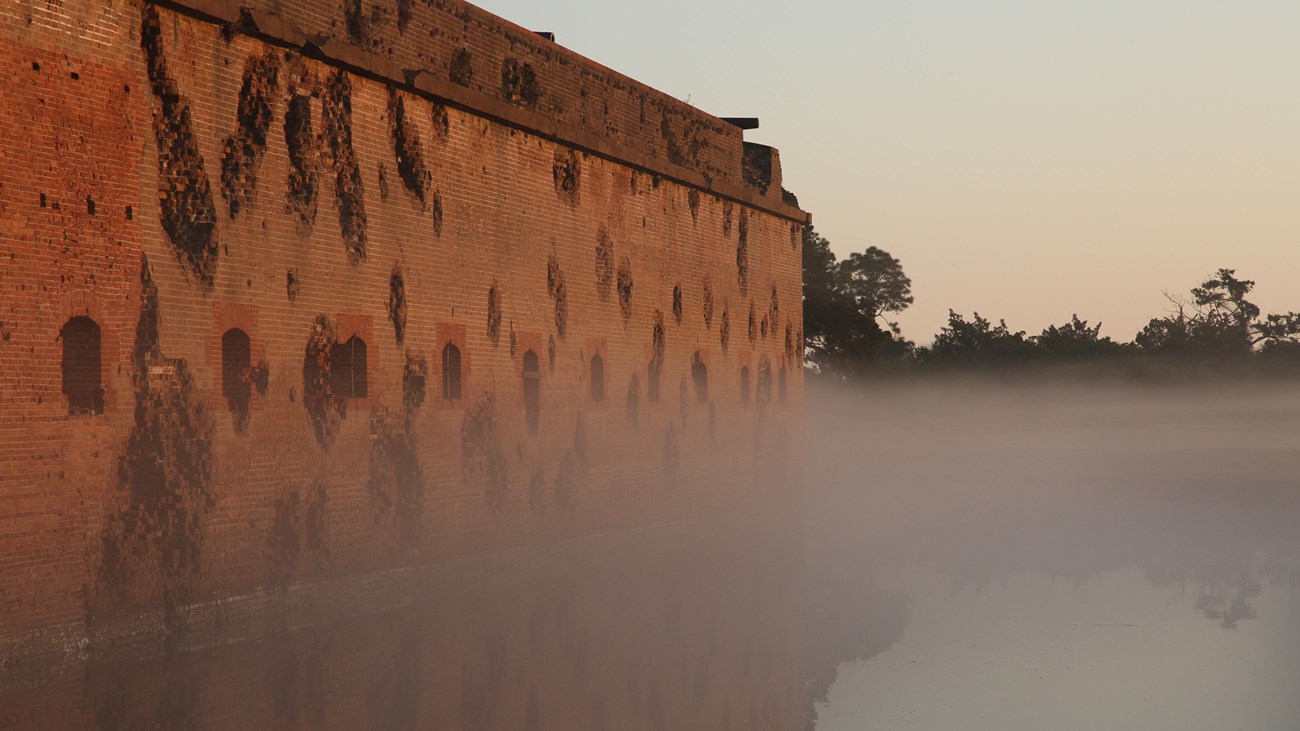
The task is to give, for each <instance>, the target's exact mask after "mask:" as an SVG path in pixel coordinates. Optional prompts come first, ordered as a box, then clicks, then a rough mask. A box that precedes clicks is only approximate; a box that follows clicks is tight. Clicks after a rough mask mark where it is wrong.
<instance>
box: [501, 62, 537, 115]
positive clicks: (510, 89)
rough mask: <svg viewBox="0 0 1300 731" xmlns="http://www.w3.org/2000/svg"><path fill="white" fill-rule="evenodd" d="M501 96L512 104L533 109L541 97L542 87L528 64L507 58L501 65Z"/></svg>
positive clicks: (535, 73)
mask: <svg viewBox="0 0 1300 731" xmlns="http://www.w3.org/2000/svg"><path fill="white" fill-rule="evenodd" d="M501 96H502V97H504V98H505V100H506V101H508V102H510V103H512V104H520V105H523V106H526V107H535V106H537V102H538V100H539V99H541V96H542V87H541V85H540V84H539V83H538V82H537V72H536V71H535V70H533V65H532V64H530V63H520V62H519V60H518V59H516V58H514V57H513V56H507V57H506V59H505V61H503V62H502V63H501Z"/></svg>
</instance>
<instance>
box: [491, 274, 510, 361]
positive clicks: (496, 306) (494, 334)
mask: <svg viewBox="0 0 1300 731" xmlns="http://www.w3.org/2000/svg"><path fill="white" fill-rule="evenodd" d="M501 297H502V294H501V288H500V287H499V286H498V285H497V283H496V282H492V286H491V287H489V288H488V296H487V335H488V337H489V338H491V339H492V344H493V345H496V344H497V343H498V341H499V340H500V339H501ZM513 333H514V330H513V326H512V329H511V334H512V338H513ZM511 350H512V351H513V350H514V346H513V345H511Z"/></svg>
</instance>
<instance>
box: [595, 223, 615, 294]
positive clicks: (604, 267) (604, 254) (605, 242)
mask: <svg viewBox="0 0 1300 731" xmlns="http://www.w3.org/2000/svg"><path fill="white" fill-rule="evenodd" d="M613 283H614V241H613V240H612V239H610V237H609V231H608V230H607V229H606V228H605V227H604V226H601V227H600V229H599V230H598V231H597V232H596V291H597V293H598V294H600V298H601V299H609V291H610V285H612V284H613Z"/></svg>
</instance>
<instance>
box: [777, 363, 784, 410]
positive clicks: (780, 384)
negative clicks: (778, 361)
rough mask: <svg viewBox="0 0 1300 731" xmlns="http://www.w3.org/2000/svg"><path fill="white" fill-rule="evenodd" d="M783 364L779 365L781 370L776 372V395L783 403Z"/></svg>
mask: <svg viewBox="0 0 1300 731" xmlns="http://www.w3.org/2000/svg"><path fill="white" fill-rule="evenodd" d="M785 395H786V389H785V366H781V372H780V373H778V374H776V396H777V398H778V399H780V401H781V403H785Z"/></svg>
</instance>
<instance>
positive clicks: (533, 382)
mask: <svg viewBox="0 0 1300 731" xmlns="http://www.w3.org/2000/svg"><path fill="white" fill-rule="evenodd" d="M541 415H542V373H541V370H540V369H539V368H538V365H537V353H534V352H533V351H531V350H529V351H528V352H526V353H524V419H525V421H527V422H528V431H529V432H531V433H533V434H536V433H537V426H538V424H539V422H540V421H541Z"/></svg>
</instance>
